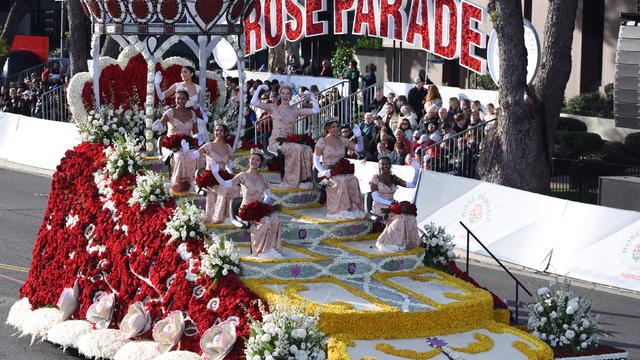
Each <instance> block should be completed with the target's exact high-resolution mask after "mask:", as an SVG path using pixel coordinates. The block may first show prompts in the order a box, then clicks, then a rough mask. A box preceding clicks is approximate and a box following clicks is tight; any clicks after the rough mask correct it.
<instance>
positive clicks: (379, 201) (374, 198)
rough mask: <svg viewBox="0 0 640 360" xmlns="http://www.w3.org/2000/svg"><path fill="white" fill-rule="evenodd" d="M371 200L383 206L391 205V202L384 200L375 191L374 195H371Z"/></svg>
mask: <svg viewBox="0 0 640 360" xmlns="http://www.w3.org/2000/svg"><path fill="white" fill-rule="evenodd" d="M371 198H373V201H375V202H377V203H380V204H382V205H387V206H390V205H391V201H389V200H387V199H383V198H382V197H381V196H380V194H379V193H378V192H377V191H374V192H373V193H371Z"/></svg>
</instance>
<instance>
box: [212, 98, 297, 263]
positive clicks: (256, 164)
mask: <svg viewBox="0 0 640 360" xmlns="http://www.w3.org/2000/svg"><path fill="white" fill-rule="evenodd" d="M284 89H287V88H283V90H284ZM263 163H264V156H263V155H262V152H261V151H260V150H257V149H253V150H252V151H251V155H250V156H249V169H248V170H245V171H243V172H241V173H239V174H237V175H236V176H234V177H233V179H231V180H223V179H222V178H221V177H220V175H219V174H218V170H219V168H218V164H217V163H216V162H212V163H211V172H212V173H213V175H214V176H215V177H216V180H218V183H219V184H220V185H221V186H224V187H226V188H232V187H234V186H237V185H240V189H241V190H242V205H241V206H245V205H247V204H250V203H252V202H254V201H259V202H262V203H265V204H268V203H269V201H270V200H271V192H270V191H269V184H268V183H267V180H266V179H265V178H264V176H263V175H262V173H260V168H261V167H262V164H263ZM249 232H250V234H251V255H252V256H254V257H257V258H261V259H280V258H282V241H281V238H280V220H279V219H278V216H277V215H276V214H275V213H271V214H268V215H266V216H264V217H262V218H261V219H260V220H259V221H254V222H253V223H252V224H251V228H250V230H249Z"/></svg>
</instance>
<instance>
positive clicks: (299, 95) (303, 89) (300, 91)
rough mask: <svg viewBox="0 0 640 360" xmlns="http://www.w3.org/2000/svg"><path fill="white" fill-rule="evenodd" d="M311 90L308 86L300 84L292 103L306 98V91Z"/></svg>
mask: <svg viewBox="0 0 640 360" xmlns="http://www.w3.org/2000/svg"><path fill="white" fill-rule="evenodd" d="M307 90H309V89H308V88H307V87H306V86H300V87H299V88H298V91H297V92H296V94H295V95H294V96H293V97H292V98H291V103H293V104H297V103H299V102H301V101H302V100H304V93H305V92H306V91H307Z"/></svg>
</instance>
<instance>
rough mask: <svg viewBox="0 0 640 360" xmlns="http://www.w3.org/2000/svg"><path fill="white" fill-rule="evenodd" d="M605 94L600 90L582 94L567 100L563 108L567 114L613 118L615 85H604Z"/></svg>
mask: <svg viewBox="0 0 640 360" xmlns="http://www.w3.org/2000/svg"><path fill="white" fill-rule="evenodd" d="M604 90H605V95H604V96H602V95H600V93H599V92H590V93H584V94H580V95H578V96H576V97H573V98H571V99H569V100H567V102H566V104H565V105H564V107H563V108H562V112H563V113H566V114H575V115H586V116H596V117H605V118H613V85H612V84H608V85H607V86H605V87H604Z"/></svg>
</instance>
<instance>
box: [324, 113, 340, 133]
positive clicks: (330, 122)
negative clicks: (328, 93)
mask: <svg viewBox="0 0 640 360" xmlns="http://www.w3.org/2000/svg"><path fill="white" fill-rule="evenodd" d="M334 123H338V118H335V117H334V118H331V119H329V120H327V122H326V123H324V133H325V134H328V133H329V128H330V127H331V125H333V124H334Z"/></svg>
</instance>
